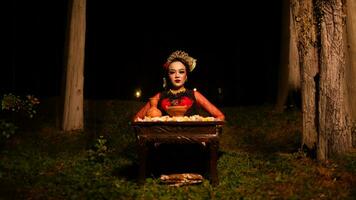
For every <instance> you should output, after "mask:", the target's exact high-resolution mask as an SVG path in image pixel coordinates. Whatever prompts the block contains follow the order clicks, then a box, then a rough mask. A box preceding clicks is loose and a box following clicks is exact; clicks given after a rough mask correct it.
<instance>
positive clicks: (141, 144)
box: [138, 140, 148, 184]
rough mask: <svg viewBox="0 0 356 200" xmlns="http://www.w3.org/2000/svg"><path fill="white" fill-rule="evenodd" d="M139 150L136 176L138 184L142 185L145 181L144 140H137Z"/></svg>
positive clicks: (145, 147)
mask: <svg viewBox="0 0 356 200" xmlns="http://www.w3.org/2000/svg"><path fill="white" fill-rule="evenodd" d="M138 144H139V145H138V148H139V154H138V156H139V174H138V181H139V183H141V184H142V183H144V182H145V180H146V168H147V152H148V147H147V144H146V142H145V141H144V140H139V142H138Z"/></svg>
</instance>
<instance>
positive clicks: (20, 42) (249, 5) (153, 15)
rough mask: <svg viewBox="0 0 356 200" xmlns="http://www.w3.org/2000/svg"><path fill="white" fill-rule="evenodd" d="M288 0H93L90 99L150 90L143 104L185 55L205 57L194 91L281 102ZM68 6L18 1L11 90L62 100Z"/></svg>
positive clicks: (5, 76) (4, 88)
mask: <svg viewBox="0 0 356 200" xmlns="http://www.w3.org/2000/svg"><path fill="white" fill-rule="evenodd" d="M281 1H282V0H278V1H269V2H268V3H267V2H259V3H256V2H248V1H245V2H243V3H241V2H240V3H237V4H236V5H233V4H232V3H226V2H220V3H205V4H199V5H192V4H191V3H185V2H174V3H170V4H168V3H166V4H157V5H152V4H150V5H145V4H142V3H140V2H131V3H128V2H124V3H119V2H117V1H94V0H88V2H87V34H86V58H85V82H84V87H85V90H84V95H85V98H86V99H122V100H131V99H135V97H134V92H135V90H136V89H141V90H142V94H143V96H142V98H141V100H146V99H147V98H148V97H149V96H151V95H153V94H155V93H156V92H158V91H160V90H161V89H162V70H161V68H162V64H163V63H164V61H165V59H166V58H167V56H168V55H169V54H170V53H171V52H173V51H175V50H184V51H186V52H188V53H189V54H190V55H191V56H192V57H194V58H196V59H197V60H198V61H197V67H196V69H195V70H194V71H193V73H192V74H190V76H189V78H188V84H189V87H192V88H193V87H196V88H197V89H198V90H199V91H200V92H201V93H203V94H204V95H205V96H206V97H208V98H209V99H210V100H211V101H213V102H215V103H219V104H220V105H247V104H248V105H251V104H262V103H273V102H274V99H275V96H276V92H277V79H278V67H279V60H280V38H281V36H280V32H281V21H282V19H281ZM67 4H68V0H64V1H63V0H61V1H45V0H39V1H20V0H13V1H11V5H10V6H9V8H10V10H11V12H10V13H11V14H9V16H10V19H9V20H7V22H8V23H7V25H6V27H7V28H6V30H9V31H8V32H10V36H9V37H8V38H10V46H9V48H7V51H6V54H5V55H6V56H5V59H4V61H3V67H2V70H1V77H0V78H1V82H0V84H1V91H0V92H1V93H5V92H16V93H18V94H35V95H37V96H39V97H42V98H43V97H50V96H58V95H59V94H60V88H61V78H62V73H63V72H62V71H63V70H62V69H63V49H64V41H65V30H66V17H67V8H68V5H67ZM9 49H10V50H11V51H9ZM218 88H221V89H222V94H221V95H220V96H219V95H218Z"/></svg>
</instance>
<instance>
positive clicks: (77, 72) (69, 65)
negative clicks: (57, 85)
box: [62, 0, 86, 131]
mask: <svg viewBox="0 0 356 200" xmlns="http://www.w3.org/2000/svg"><path fill="white" fill-rule="evenodd" d="M69 7H70V8H69V12H70V13H69V15H70V17H69V20H68V23H69V24H68V28H69V30H68V35H67V46H66V48H67V49H66V51H65V53H66V54H67V55H66V60H65V62H66V73H65V81H64V83H63V84H64V102H63V104H64V108H63V116H62V129H63V130H64V131H72V130H81V129H83V127H84V124H83V115H84V114H83V98H84V97H83V87H84V47H85V27H86V24H85V23H86V0H71V1H70V6H69Z"/></svg>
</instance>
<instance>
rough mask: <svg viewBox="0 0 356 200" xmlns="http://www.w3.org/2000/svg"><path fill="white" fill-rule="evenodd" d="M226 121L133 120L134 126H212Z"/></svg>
mask: <svg viewBox="0 0 356 200" xmlns="http://www.w3.org/2000/svg"><path fill="white" fill-rule="evenodd" d="M224 124H225V121H133V122H131V125H132V126H211V125H224Z"/></svg>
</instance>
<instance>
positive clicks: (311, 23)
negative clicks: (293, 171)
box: [290, 0, 319, 151]
mask: <svg viewBox="0 0 356 200" xmlns="http://www.w3.org/2000/svg"><path fill="white" fill-rule="evenodd" d="M290 6H291V12H292V17H291V18H292V21H291V27H293V28H292V29H291V32H292V33H293V32H295V35H296V36H295V37H296V40H297V41H298V42H297V45H298V54H299V63H300V66H301V91H302V113H303V141H302V146H303V147H306V148H308V149H309V150H313V151H316V144H317V135H318V130H317V121H318V116H317V113H318V112H317V106H316V105H317V99H318V94H317V87H318V81H319V79H318V71H319V69H318V49H317V43H318V42H317V27H316V19H315V18H314V8H313V0H303V1H299V0H291V4H290Z"/></svg>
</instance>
